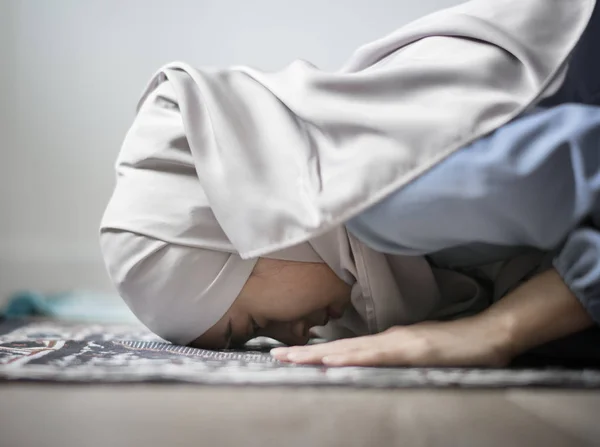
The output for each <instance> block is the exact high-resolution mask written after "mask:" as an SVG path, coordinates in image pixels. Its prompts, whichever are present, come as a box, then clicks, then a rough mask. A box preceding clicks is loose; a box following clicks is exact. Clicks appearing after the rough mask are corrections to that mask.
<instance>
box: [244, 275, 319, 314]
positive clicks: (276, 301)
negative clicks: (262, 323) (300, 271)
mask: <svg viewBox="0 0 600 447" xmlns="http://www.w3.org/2000/svg"><path fill="white" fill-rule="evenodd" d="M262 285H263V287H262V289H259V290H255V294H254V299H253V303H252V308H253V309H249V310H250V311H252V310H254V311H255V312H256V313H257V317H261V318H264V319H267V320H273V321H293V320H297V319H299V318H303V317H306V316H308V315H310V314H312V313H313V312H315V311H317V310H320V309H324V308H326V307H327V306H328V304H329V303H328V302H327V300H326V297H325V296H324V295H323V290H322V289H323V288H322V287H319V286H318V285H316V286H315V284H313V283H310V282H305V283H304V284H302V282H299V283H298V284H293V285H292V283H291V281H290V282H288V281H271V282H269V283H268V284H267V283H263V284H262Z"/></svg>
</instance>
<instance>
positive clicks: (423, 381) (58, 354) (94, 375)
mask: <svg viewBox="0 0 600 447" xmlns="http://www.w3.org/2000/svg"><path fill="white" fill-rule="evenodd" d="M271 347H273V344H270V343H269V341H268V340H267V339H263V340H259V339H256V340H254V341H251V342H250V343H249V344H248V345H247V348H246V350H244V351H208V350H203V349H194V348H189V347H184V346H175V345H172V344H169V343H165V342H164V341H163V340H161V339H160V338H158V337H156V336H155V335H153V334H151V333H150V332H148V331H147V330H146V329H144V328H142V327H139V326H122V325H97V324H73V323H64V322H56V321H48V320H37V321H36V320H31V321H11V320H7V321H4V322H0V381H4V382H5V381H23V380H28V381H45V382H80V383H118V382H126V383H134V382H171V383H197V384H205V385H254V386H271V385H280V386H281V385H285V386H348V387H363V388H365V387H366V388H416V387H440V388H446V387H471V388H474V387H475V388H499V387H531V386H542V387H560V388H600V369H585V368H583V369H565V368H557V367H554V368H537V369H535V368H531V367H529V368H523V367H521V368H510V369H472V368H355V367H351V368H325V367H319V366H293V365H287V364H282V363H280V362H277V361H276V360H274V359H272V358H271V356H270V355H269V353H268V350H269V349H270V348H271Z"/></svg>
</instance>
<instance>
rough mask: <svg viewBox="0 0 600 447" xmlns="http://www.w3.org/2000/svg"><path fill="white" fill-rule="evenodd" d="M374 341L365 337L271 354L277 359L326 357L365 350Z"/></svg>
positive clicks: (275, 351)
mask: <svg viewBox="0 0 600 447" xmlns="http://www.w3.org/2000/svg"><path fill="white" fill-rule="evenodd" d="M373 341H374V336H371V335H367V336H365V337H357V338H347V339H343V340H336V341H332V342H329V343H321V344H318V345H308V346H291V347H287V348H275V349H272V350H271V354H272V355H273V356H275V357H277V358H279V357H283V356H287V355H289V354H291V353H311V354H320V355H322V356H323V355H327V354H333V353H344V352H350V351H353V350H356V349H361V348H365V347H367V346H369V345H371V344H372V343H373Z"/></svg>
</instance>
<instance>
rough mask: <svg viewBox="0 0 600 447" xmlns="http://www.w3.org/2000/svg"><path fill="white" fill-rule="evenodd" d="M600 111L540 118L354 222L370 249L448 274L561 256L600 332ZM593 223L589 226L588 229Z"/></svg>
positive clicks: (573, 110) (466, 153)
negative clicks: (443, 268)
mask: <svg viewBox="0 0 600 447" xmlns="http://www.w3.org/2000/svg"><path fill="white" fill-rule="evenodd" d="M599 200H600V107H593V106H585V105H561V106H558V107H555V108H552V109H549V110H537V111H535V112H533V113H531V114H529V115H527V116H524V117H522V118H520V119H518V120H516V121H514V122H512V123H510V124H508V125H506V126H504V127H503V128H501V129H499V130H497V131H496V132H495V133H493V134H491V135H490V136H488V137H486V138H483V139H480V140H478V141H476V142H475V143H473V144H472V145H470V146H468V147H466V148H464V149H462V150H461V151H459V152H458V153H455V154H454V155H452V156H451V157H449V158H448V159H446V160H445V161H443V162H442V163H440V164H438V165H437V166H436V167H434V168H433V169H431V170H430V171H429V172H427V173H426V174H424V175H422V176H421V177H420V178H418V179H416V180H415V181H414V182H412V183H411V184H409V185H407V186H405V187H404V188H402V189H400V190H398V191H396V192H395V193H393V194H392V195H390V196H389V197H387V198H386V199H385V200H383V201H381V202H380V203H378V204H376V205H374V206H373V207H371V208H370V209H368V210H367V211H365V212H363V213H362V214H361V215H359V216H357V217H356V218H354V219H352V220H351V221H350V222H348V224H347V227H348V229H349V230H350V231H351V232H352V233H353V234H354V235H356V236H357V237H358V238H359V239H361V240H362V241H364V242H365V243H366V244H367V245H369V246H370V247H372V248H374V249H376V250H378V251H382V252H386V253H392V254H404V255H421V254H432V253H439V254H442V255H443V256H439V257H438V258H439V259H443V260H444V262H445V263H446V264H447V266H450V267H467V266H475V265H477V264H485V263H489V262H493V261H499V260H503V259H507V258H509V257H511V256H513V255H516V254H518V253H520V252H522V250H523V247H535V248H538V249H542V250H547V251H556V257H555V259H554V266H555V267H556V269H557V270H558V272H559V273H560V274H561V276H562V277H563V279H564V280H565V282H566V283H567V285H568V286H569V287H570V288H571V290H572V291H573V292H574V294H575V295H576V296H577V297H578V298H579V299H580V300H581V302H582V304H583V305H584V306H585V307H586V309H587V310H588V312H589V313H590V315H591V316H592V317H593V318H594V319H595V321H596V322H598V323H600V232H599V231H598V227H599V223H600V214H599V213H600V206H599ZM584 221H585V223H584Z"/></svg>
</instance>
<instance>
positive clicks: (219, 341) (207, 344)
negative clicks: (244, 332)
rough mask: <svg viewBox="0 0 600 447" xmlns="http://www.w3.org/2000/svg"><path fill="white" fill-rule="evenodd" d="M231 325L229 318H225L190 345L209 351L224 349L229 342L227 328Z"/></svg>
mask: <svg viewBox="0 0 600 447" xmlns="http://www.w3.org/2000/svg"><path fill="white" fill-rule="evenodd" d="M228 324H229V317H228V316H227V315H225V316H223V318H221V319H220V320H219V321H218V322H217V323H216V324H215V325H214V326H212V327H211V328H210V329H209V330H208V331H206V332H205V333H204V334H202V335H201V336H199V337H197V338H196V339H195V340H194V341H192V342H191V343H190V345H191V346H194V347H197V348H207V349H222V348H224V347H225V344H226V343H227V340H226V338H225V334H226V333H227V326H228Z"/></svg>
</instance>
